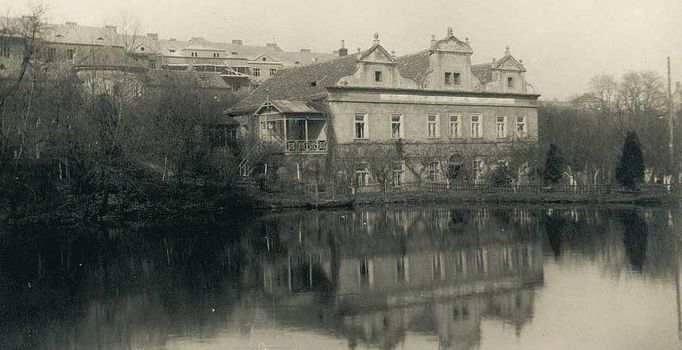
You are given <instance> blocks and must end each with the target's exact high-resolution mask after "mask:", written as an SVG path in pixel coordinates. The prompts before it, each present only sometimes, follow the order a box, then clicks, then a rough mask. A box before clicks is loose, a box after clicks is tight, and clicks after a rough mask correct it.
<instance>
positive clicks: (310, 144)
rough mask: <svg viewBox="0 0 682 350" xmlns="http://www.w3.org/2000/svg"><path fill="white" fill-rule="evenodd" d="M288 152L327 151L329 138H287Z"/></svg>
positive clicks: (286, 149)
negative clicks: (312, 139)
mask: <svg viewBox="0 0 682 350" xmlns="http://www.w3.org/2000/svg"><path fill="white" fill-rule="evenodd" d="M284 151H285V152H286V153H326V152H327V140H314V141H306V140H287V141H286V147H285V149H284Z"/></svg>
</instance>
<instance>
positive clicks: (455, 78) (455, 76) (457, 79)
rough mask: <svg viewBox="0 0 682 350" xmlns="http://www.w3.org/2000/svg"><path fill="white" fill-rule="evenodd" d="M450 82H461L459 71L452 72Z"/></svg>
mask: <svg viewBox="0 0 682 350" xmlns="http://www.w3.org/2000/svg"><path fill="white" fill-rule="evenodd" d="M452 83H453V84H455V85H460V84H462V79H461V78H460V74H459V73H452Z"/></svg>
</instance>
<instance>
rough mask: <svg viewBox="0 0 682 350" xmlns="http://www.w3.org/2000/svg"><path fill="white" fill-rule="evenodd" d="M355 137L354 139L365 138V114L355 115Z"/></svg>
mask: <svg viewBox="0 0 682 350" xmlns="http://www.w3.org/2000/svg"><path fill="white" fill-rule="evenodd" d="M355 138H356V139H366V138H367V114H356V115H355Z"/></svg>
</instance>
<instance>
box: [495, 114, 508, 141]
mask: <svg viewBox="0 0 682 350" xmlns="http://www.w3.org/2000/svg"><path fill="white" fill-rule="evenodd" d="M496 125H497V129H496V130H497V138H505V137H507V117H497V123H496Z"/></svg>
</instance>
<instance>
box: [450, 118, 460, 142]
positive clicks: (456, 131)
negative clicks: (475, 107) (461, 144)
mask: <svg viewBox="0 0 682 350" xmlns="http://www.w3.org/2000/svg"><path fill="white" fill-rule="evenodd" d="M450 137H462V127H461V126H460V123H459V115H451V116H450Z"/></svg>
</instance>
